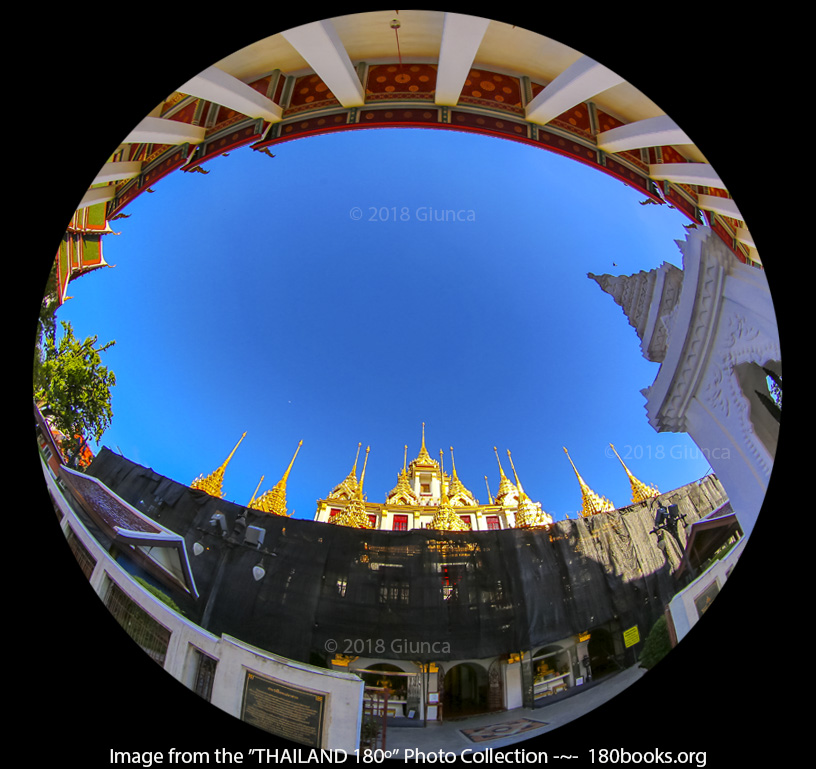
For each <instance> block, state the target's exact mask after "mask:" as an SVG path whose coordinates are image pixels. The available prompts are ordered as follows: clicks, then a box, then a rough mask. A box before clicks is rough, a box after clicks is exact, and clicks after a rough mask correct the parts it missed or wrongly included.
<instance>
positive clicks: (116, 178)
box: [93, 160, 142, 184]
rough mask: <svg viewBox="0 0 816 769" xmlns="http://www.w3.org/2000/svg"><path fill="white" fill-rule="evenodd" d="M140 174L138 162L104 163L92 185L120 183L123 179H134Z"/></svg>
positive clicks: (139, 163)
mask: <svg viewBox="0 0 816 769" xmlns="http://www.w3.org/2000/svg"><path fill="white" fill-rule="evenodd" d="M141 172H142V163H141V161H140V160H130V161H124V162H123V161H118V162H113V163H105V165H104V166H102V168H101V169H100V171H99V173H98V174H97V175H96V178H95V179H94V180H93V183H94V184H107V183H108V182H121V181H124V180H125V179H135V178H136V177H137V176H138V175H139V174H140V173H141Z"/></svg>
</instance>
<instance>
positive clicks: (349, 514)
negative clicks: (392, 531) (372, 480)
mask: <svg viewBox="0 0 816 769" xmlns="http://www.w3.org/2000/svg"><path fill="white" fill-rule="evenodd" d="M370 450H371V447H370V446H366V455H365V459H364V460H363V472H362V473H361V474H360V483H359V484H358V486H357V489H356V492H355V494H354V496H353V497H352V498H351V499H350V500H349V501H348V504H347V505H346V506H345V508H343V509H342V510H341V511H340V512H339V513H337V515H335V516H334V517H333V518H331V519H330V520H329V523H333V524H335V525H337V526H350V527H352V528H355V529H373V528H374V527H373V526H372V524H371V521H370V520H369V517H368V513H366V509H365V497H363V482H364V481H365V471H366V464H367V463H368V452H369V451H370ZM355 465H356V462H355Z"/></svg>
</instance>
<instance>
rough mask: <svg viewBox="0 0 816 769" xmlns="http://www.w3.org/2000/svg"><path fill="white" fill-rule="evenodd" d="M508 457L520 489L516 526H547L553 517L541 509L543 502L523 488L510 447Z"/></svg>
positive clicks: (527, 527)
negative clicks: (528, 494) (539, 501)
mask: <svg viewBox="0 0 816 769" xmlns="http://www.w3.org/2000/svg"><path fill="white" fill-rule="evenodd" d="M507 458H508V459H509V460H510V467H512V468H513V477H514V478H515V479H516V488H517V489H518V509H517V510H516V525H515V527H516V528H517V529H530V528H533V527H535V526H545V525H546V524H548V523H552V518H551V517H550V516H549V515H547V513H545V512H544V511H543V510H542V509H541V504H540V503H538V502H533V500H532V499H530V497H528V496H527V494H526V492H525V491H524V489H523V488H522V486H521V481H520V480H519V477H518V473H516V466H515V465H514V464H513V455H512V454H511V453H510V449H507Z"/></svg>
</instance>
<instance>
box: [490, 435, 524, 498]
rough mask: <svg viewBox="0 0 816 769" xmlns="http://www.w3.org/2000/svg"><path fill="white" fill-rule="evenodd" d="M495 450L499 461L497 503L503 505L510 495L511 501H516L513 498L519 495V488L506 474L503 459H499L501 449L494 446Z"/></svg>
mask: <svg viewBox="0 0 816 769" xmlns="http://www.w3.org/2000/svg"><path fill="white" fill-rule="evenodd" d="M493 451H494V452H495V454H496V461H497V462H498V463H499V490H498V491H497V492H496V497H495V502H496V504H497V505H503V504H504V500H505V499H507V498H508V497H510V498H511V500H510V501H514V500H513V498H514V497H516V496H517V495H518V489H516V487H515V486H513V484H512V482H511V481H510V480H508V478H507V476H506V475H505V474H504V468H503V467H502V463H501V459H499V450H498V449H497V448H496V447H495V446H494V447H493Z"/></svg>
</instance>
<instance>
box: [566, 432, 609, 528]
mask: <svg viewBox="0 0 816 769" xmlns="http://www.w3.org/2000/svg"><path fill="white" fill-rule="evenodd" d="M563 448H564V453H565V454H566V455H567V459H569V462H570V464H571V465H572V469H573V470H574V471H575V476H576V477H577V478H578V484H579V485H580V486H581V515H583V516H584V517H586V516H588V515H595V514H596V513H611V512H613V511H614V510H615V505H613V504H612V503H611V502H610V501H609V500H608V499H607V498H606V497H602V496H601V495H600V494H596V493H595V492H594V491H593V490H592V489H590V488H589V486H587V484H586V482H585V481H584V479H583V478H582V477H581V474H580V473H579V472H578V470H577V468H576V467H575V463H574V462H573V461H572V457H571V456H570V455H569V451H567V448H566V446H564V447H563Z"/></svg>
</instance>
